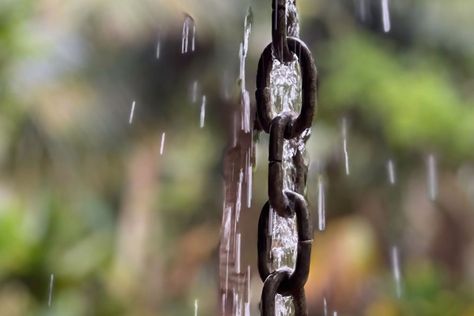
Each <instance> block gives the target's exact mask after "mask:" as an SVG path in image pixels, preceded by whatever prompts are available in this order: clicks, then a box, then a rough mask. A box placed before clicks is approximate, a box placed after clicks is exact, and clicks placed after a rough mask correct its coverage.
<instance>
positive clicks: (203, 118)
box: [199, 95, 206, 128]
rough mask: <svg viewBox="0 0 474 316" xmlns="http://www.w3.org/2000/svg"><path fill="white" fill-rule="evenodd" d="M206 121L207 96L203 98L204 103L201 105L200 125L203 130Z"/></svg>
mask: <svg viewBox="0 0 474 316" xmlns="http://www.w3.org/2000/svg"><path fill="white" fill-rule="evenodd" d="M205 119H206V96H205V95H203V96H202V103H201V116H200V124H199V126H200V127H201V128H203V127H204V120H205Z"/></svg>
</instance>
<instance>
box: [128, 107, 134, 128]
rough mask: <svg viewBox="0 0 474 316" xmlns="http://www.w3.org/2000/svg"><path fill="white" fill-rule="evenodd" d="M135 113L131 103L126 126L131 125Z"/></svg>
mask: <svg viewBox="0 0 474 316" xmlns="http://www.w3.org/2000/svg"><path fill="white" fill-rule="evenodd" d="M134 113H135V101H133V102H132V108H131V109H130V117H129V118H128V124H130V125H131V124H132V123H133V114H134Z"/></svg>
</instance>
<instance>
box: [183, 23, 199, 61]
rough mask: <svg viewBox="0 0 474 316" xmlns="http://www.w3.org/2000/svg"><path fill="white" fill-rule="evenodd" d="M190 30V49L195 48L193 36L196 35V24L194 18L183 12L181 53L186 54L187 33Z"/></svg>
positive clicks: (187, 44)
mask: <svg viewBox="0 0 474 316" xmlns="http://www.w3.org/2000/svg"><path fill="white" fill-rule="evenodd" d="M190 29H191V30H192V38H191V51H192V52H194V50H195V37H196V24H195V23H194V19H193V18H192V17H191V16H190V15H189V14H185V17H184V22H183V32H182V36H181V54H186V53H188V51H189V33H190Z"/></svg>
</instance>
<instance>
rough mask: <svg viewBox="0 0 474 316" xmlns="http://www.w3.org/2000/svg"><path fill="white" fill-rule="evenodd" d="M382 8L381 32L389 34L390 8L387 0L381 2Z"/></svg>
mask: <svg viewBox="0 0 474 316" xmlns="http://www.w3.org/2000/svg"><path fill="white" fill-rule="evenodd" d="M381 7H382V22H383V31H384V32H385V33H388V32H390V29H391V23H390V7H389V3H388V0H381Z"/></svg>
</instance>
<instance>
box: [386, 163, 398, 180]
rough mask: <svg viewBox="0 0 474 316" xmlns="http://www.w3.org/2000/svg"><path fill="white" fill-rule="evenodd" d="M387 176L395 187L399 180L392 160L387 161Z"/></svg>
mask: <svg viewBox="0 0 474 316" xmlns="http://www.w3.org/2000/svg"><path fill="white" fill-rule="evenodd" d="M387 176H388V182H389V183H390V184H391V185H394V184H395V183H396V182H397V178H396V175H395V164H394V162H393V160H392V159H389V160H388V161H387Z"/></svg>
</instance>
